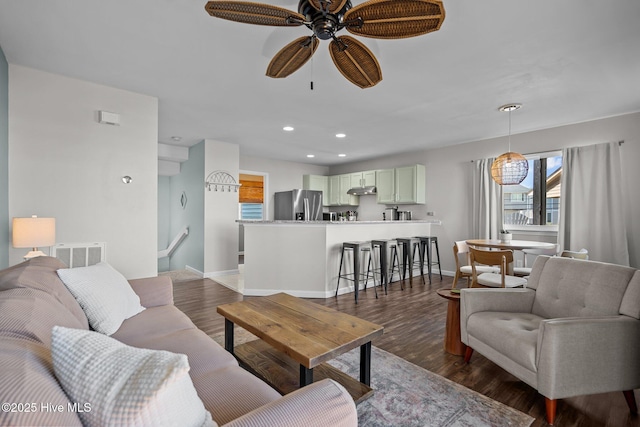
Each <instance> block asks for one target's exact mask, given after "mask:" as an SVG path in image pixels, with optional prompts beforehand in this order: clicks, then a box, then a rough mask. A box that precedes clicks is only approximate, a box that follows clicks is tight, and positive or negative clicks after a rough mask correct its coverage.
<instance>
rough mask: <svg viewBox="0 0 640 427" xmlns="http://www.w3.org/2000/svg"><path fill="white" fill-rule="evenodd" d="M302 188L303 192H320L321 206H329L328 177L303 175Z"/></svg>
mask: <svg viewBox="0 0 640 427" xmlns="http://www.w3.org/2000/svg"><path fill="white" fill-rule="evenodd" d="M302 188H303V189H304V190H317V191H322V206H329V203H330V200H329V177H328V176H323V175H303V176H302Z"/></svg>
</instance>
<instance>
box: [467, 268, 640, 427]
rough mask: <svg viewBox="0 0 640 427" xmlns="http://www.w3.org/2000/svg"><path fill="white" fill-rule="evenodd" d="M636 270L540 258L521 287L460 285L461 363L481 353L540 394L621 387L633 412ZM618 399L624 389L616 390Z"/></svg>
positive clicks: (550, 401)
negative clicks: (463, 352)
mask: <svg viewBox="0 0 640 427" xmlns="http://www.w3.org/2000/svg"><path fill="white" fill-rule="evenodd" d="M639 319H640V270H636V269H633V268H629V267H623V266H619V265H613V264H605V263H600V262H593V261H583V260H578V259H570V258H560V257H547V256H539V257H538V258H537V259H536V261H535V263H534V265H533V269H532V271H531V275H530V277H529V281H528V284H527V287H526V288H525V289H462V291H461V307H460V324H461V334H462V341H463V342H464V343H465V344H466V345H468V346H469V347H468V349H467V353H466V355H465V361H467V362H469V360H470V358H471V355H472V353H473V351H474V350H475V351H477V352H479V353H481V354H482V355H483V356H485V357H487V358H488V359H489V360H491V361H493V362H494V363H496V364H497V365H499V366H500V367H502V368H503V369H505V370H506V371H508V372H510V373H511V374H513V375H514V376H516V377H518V378H519V379H521V380H522V381H524V382H525V383H527V384H529V385H530V386H531V387H534V388H535V389H537V390H538V392H539V393H540V394H542V395H543V396H544V397H545V401H546V413H547V422H548V423H549V424H553V423H554V421H555V413H556V405H557V401H556V399H562V398H567V397H573V396H579V395H586V394H595V393H606V392H613V391H623V392H624V396H625V397H626V399H627V403H628V405H629V408H630V409H631V411H632V412H637V407H636V403H635V397H634V393H633V390H634V389H636V388H640V320H639ZM620 396H621V398H622V393H621V394H620Z"/></svg>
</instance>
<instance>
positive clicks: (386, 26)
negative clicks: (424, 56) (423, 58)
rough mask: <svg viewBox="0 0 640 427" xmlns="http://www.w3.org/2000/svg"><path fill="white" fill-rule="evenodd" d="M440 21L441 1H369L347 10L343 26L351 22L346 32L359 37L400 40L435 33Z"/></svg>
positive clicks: (442, 12)
mask: <svg viewBox="0 0 640 427" xmlns="http://www.w3.org/2000/svg"><path fill="white" fill-rule="evenodd" d="M444 17H445V12H444V6H443V5H442V1H441V0H370V1H367V2H364V3H362V4H359V5H358V6H356V7H354V8H352V9H350V10H348V11H347V13H345V14H344V22H349V21H353V22H354V24H351V25H347V27H346V28H347V30H348V31H349V32H350V33H353V34H357V35H359V36H364V37H373V38H377V39H402V38H406V37H414V36H421V35H423V34H427V33H430V32H432V31H437V30H439V29H440V26H441V25H442V22H443V21H444ZM358 21H359V23H355V22H358Z"/></svg>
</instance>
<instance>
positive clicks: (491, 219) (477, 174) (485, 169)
mask: <svg viewBox="0 0 640 427" xmlns="http://www.w3.org/2000/svg"><path fill="white" fill-rule="evenodd" d="M494 160H495V159H493V158H489V159H480V160H476V161H474V162H473V163H472V164H473V168H474V169H473V204H472V212H471V215H472V219H471V232H472V234H473V238H476V239H498V238H499V237H500V229H501V228H502V193H501V188H500V186H499V185H498V184H496V182H495V181H494V180H493V178H491V165H492V164H493V161H494Z"/></svg>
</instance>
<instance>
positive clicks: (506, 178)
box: [491, 151, 529, 185]
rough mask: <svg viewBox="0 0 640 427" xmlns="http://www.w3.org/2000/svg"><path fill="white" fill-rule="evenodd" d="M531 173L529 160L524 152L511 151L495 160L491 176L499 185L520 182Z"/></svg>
mask: <svg viewBox="0 0 640 427" xmlns="http://www.w3.org/2000/svg"><path fill="white" fill-rule="evenodd" d="M528 173H529V162H528V161H527V159H525V158H524V156H523V155H522V154H518V153H514V152H512V151H509V152H508V153H504V154H503V155H501V156H500V157H498V158H497V159H495V160H494V161H493V164H492V165H491V177H492V178H493V180H494V181H495V182H497V183H498V184H499V185H515V184H520V183H521V182H522V181H524V179H525V178H526V176H527V174H528Z"/></svg>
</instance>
